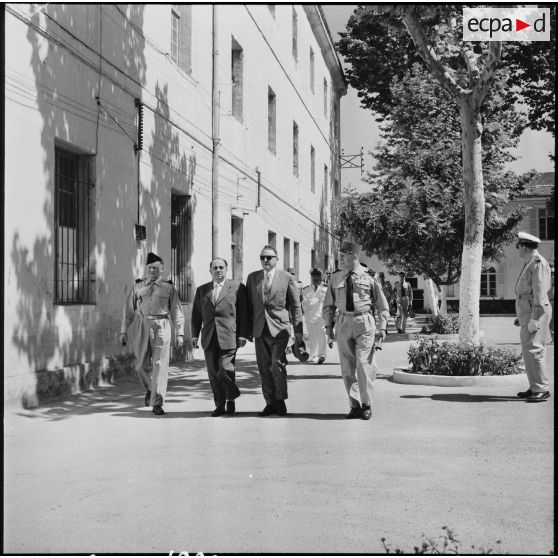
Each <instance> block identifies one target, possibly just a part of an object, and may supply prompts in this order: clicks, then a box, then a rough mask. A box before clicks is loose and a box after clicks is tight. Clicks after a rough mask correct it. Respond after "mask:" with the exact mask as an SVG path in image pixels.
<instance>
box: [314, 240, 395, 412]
mask: <svg viewBox="0 0 558 558" xmlns="http://www.w3.org/2000/svg"><path fill="white" fill-rule="evenodd" d="M361 249H362V247H361V246H360V245H358V244H354V243H352V242H347V241H345V242H343V243H342V245H341V248H340V250H339V259H340V264H341V267H342V269H341V270H339V271H337V272H336V273H334V274H333V275H332V276H331V281H330V283H329V285H328V289H327V293H326V297H325V300H324V307H323V318H324V321H325V327H326V333H327V337H328V342H330V341H331V340H333V339H334V338H335V337H336V338H337V346H338V348H339V358H340V360H341V374H342V376H343V381H344V382H345V389H346V390H347V395H348V396H349V402H350V406H351V410H350V412H349V414H348V415H347V416H346V418H348V419H354V418H362V419H363V420H369V419H370V417H371V416H372V409H371V405H372V401H373V391H374V379H375V376H376V370H375V368H374V367H373V365H372V358H373V355H374V344H375V336H376V323H375V321H374V316H373V314H372V312H371V308H372V307H373V305H374V304H375V306H376V310H377V311H378V321H379V337H380V338H381V339H382V341H383V340H384V339H385V337H386V324H387V319H388V315H389V314H388V312H389V308H388V302H387V300H386V297H385V296H384V293H383V292H382V288H381V286H380V285H379V283H378V282H377V281H376V280H375V279H373V278H372V277H371V276H370V275H369V274H368V273H367V272H366V271H365V270H364V269H363V267H362V266H361V265H360V263H359V256H360V252H361ZM336 309H337V310H339V317H338V319H337V322H336V324H335V330H336V331H335V336H334V333H333V320H334V317H335V310H336Z"/></svg>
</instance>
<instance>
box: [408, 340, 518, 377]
mask: <svg viewBox="0 0 558 558" xmlns="http://www.w3.org/2000/svg"><path fill="white" fill-rule="evenodd" d="M407 354H408V356H409V364H410V366H409V368H408V370H407V372H408V373H411V374H425V375H428V374H435V375H438V376H508V375H511V374H520V373H521V372H522V370H521V369H520V362H521V354H517V353H515V352H514V351H511V350H509V349H497V348H495V347H490V346H487V345H482V344H481V345H460V344H455V343H438V342H437V341H436V340H431V339H424V338H421V339H420V340H419V342H418V345H416V346H412V347H410V348H409V352H408V353H407Z"/></svg>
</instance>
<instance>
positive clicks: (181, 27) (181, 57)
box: [171, 4, 192, 74]
mask: <svg viewBox="0 0 558 558" xmlns="http://www.w3.org/2000/svg"><path fill="white" fill-rule="evenodd" d="M171 60H172V61H173V62H175V63H176V64H178V65H179V66H180V68H182V69H183V70H184V71H185V72H186V73H188V74H189V73H190V72H191V71H192V6H191V5H190V4H174V5H173V6H172V8H171Z"/></svg>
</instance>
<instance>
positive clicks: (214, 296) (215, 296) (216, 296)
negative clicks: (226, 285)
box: [213, 283, 221, 304]
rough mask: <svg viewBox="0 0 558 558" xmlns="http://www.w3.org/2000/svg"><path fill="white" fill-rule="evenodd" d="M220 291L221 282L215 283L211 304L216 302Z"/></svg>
mask: <svg viewBox="0 0 558 558" xmlns="http://www.w3.org/2000/svg"><path fill="white" fill-rule="evenodd" d="M220 292H221V283H216V284H215V288H214V289H213V304H216V303H217V299H218V298H219V293H220Z"/></svg>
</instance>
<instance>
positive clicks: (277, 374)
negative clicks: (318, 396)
mask: <svg viewBox="0 0 558 558" xmlns="http://www.w3.org/2000/svg"><path fill="white" fill-rule="evenodd" d="M288 342H289V331H288V330H283V331H280V332H279V333H278V334H277V335H276V336H275V337H273V336H272V335H271V332H270V331H269V328H268V326H267V324H265V326H264V329H263V331H262V334H261V336H260V337H256V338H255V339H254V343H255V345H256V361H257V363H258V370H259V372H260V378H261V381H262V393H263V396H264V399H265V401H266V403H268V404H273V402H274V401H276V400H278V399H280V400H284V399H287V398H288V392H287V367H286V366H285V364H284V362H285V349H286V348H287V344H288Z"/></svg>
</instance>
